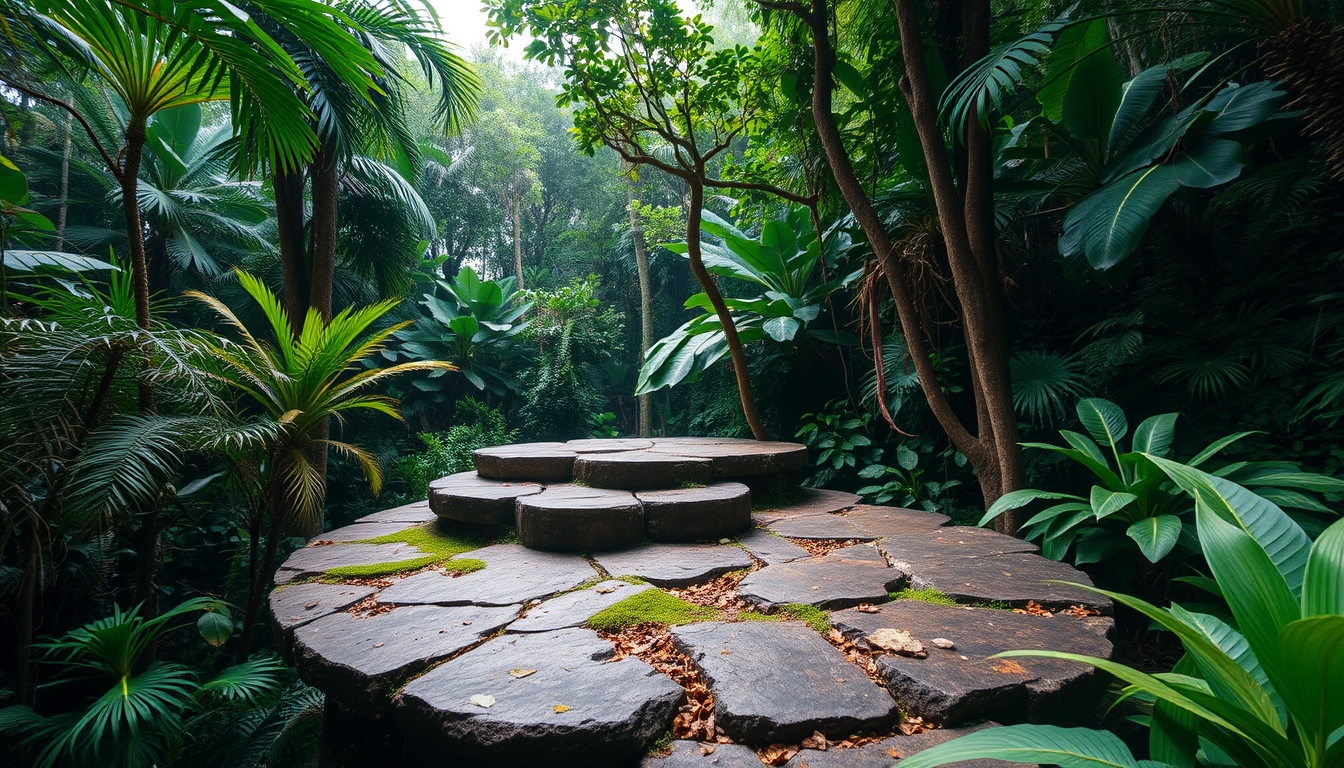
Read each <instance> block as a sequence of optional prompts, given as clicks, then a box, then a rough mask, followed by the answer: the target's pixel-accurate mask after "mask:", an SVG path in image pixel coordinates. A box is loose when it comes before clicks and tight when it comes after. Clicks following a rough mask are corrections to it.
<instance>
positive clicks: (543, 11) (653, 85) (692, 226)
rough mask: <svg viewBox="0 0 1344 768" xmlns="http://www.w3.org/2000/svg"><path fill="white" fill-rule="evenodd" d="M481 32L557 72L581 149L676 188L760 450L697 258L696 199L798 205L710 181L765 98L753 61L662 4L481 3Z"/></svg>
mask: <svg viewBox="0 0 1344 768" xmlns="http://www.w3.org/2000/svg"><path fill="white" fill-rule="evenodd" d="M490 6H491V9H490V17H491V22H492V24H494V25H495V26H497V27H498V31H497V32H492V33H491V34H492V35H493V36H495V38H497V39H499V40H502V41H505V42H507V41H508V40H509V39H510V38H512V37H515V36H517V35H520V34H523V33H524V32H529V33H531V35H532V36H533V37H534V38H535V40H534V41H533V42H532V43H531V44H530V45H528V47H527V49H526V53H527V56H528V57H529V58H534V59H540V60H542V61H544V62H545V63H547V64H556V63H561V64H563V65H564V67H565V83H564V87H563V91H562V94H561V96H560V99H559V101H560V104H561V106H570V105H573V106H575V107H577V108H578V111H577V112H576V113H575V116H574V127H575V130H576V132H577V134H578V140H579V144H580V146H581V147H582V148H583V149H584V150H585V151H588V152H592V151H594V150H595V149H596V148H597V147H598V146H603V145H605V146H607V147H610V148H611V149H613V150H615V151H616V152H617V153H618V154H620V156H621V157H622V159H624V160H625V161H626V162H627V163H629V164H631V165H636V166H638V165H647V166H650V167H653V168H656V169H658V170H660V171H662V172H664V173H667V174H670V175H672V176H675V177H677V178H678V179H680V180H682V181H683V182H685V184H686V185H687V188H688V200H687V218H686V242H687V256H688V258H689V260H690V265H691V272H692V273H693V274H694V275H695V278H696V281H697V282H698V283H699V284H700V287H701V288H702V289H703V290H704V292H705V294H706V295H707V296H708V297H709V301H710V303H711V304H712V305H713V308H714V314H715V316H716V317H717V318H718V322H719V323H720V324H721V326H722V328H723V331H724V336H725V338H726V341H727V344H728V349H729V353H730V355H731V357H732V362H733V374H734V376H735V378H736V380H737V388H738V393H739V396H740V399H741V402H742V412H743V415H744V416H745V417H746V421H747V424H748V425H749V426H750V427H751V431H752V434H753V435H754V436H755V437H756V438H757V439H758V440H764V439H767V438H768V435H767V433H766V430H765V426H764V424H763V423H762V422H761V419H760V417H759V416H758V415H757V412H756V403H755V401H754V399H753V396H752V391H751V378H750V374H749V371H748V369H747V359H746V353H745V352H744V351H743V348H742V341H741V339H740V338H739V337H738V333H737V328H736V325H735V324H734V319H733V317H732V315H731V313H730V312H729V311H728V307H727V305H726V304H725V303H724V300H723V295H722V293H720V291H719V289H718V285H717V283H716V282H715V281H714V278H713V276H711V275H710V273H709V272H708V271H707V270H706V269H705V265H704V262H703V260H702V258H701V252H700V231H701V230H700V225H701V214H702V211H703V208H704V203H705V190H706V189H736V190H755V191H762V192H769V193H772V194H775V195H777V196H779V197H781V198H783V199H785V200H789V201H791V202H797V203H803V204H807V205H813V204H815V201H816V198H815V196H813V195H804V194H798V193H795V192H791V191H789V190H786V189H782V188H778V187H774V186H771V185H768V184H762V183H754V182H750V181H740V180H733V179H724V178H720V177H719V176H718V175H717V173H716V172H717V168H718V166H719V164H721V163H722V162H723V160H724V159H725V153H726V152H727V151H728V150H729V148H730V147H732V146H733V144H734V143H735V142H736V141H738V140H740V139H743V138H745V136H746V133H747V131H748V129H749V127H750V126H751V125H752V124H753V122H754V121H755V120H756V119H757V117H758V115H759V110H760V108H761V104H762V100H763V98H764V93H765V90H764V89H765V80H766V77H765V73H764V72H763V70H762V69H761V66H760V61H759V59H758V58H757V57H756V56H754V55H753V54H752V53H751V52H750V51H748V50H747V49H746V48H743V47H741V46H737V47H733V48H726V49H718V50H716V49H715V48H714V40H713V37H712V36H711V32H712V27H710V26H709V25H708V24H705V23H704V22H703V21H702V20H701V19H700V18H699V17H696V18H693V19H687V18H685V17H683V16H682V15H681V12H680V9H679V8H678V7H677V5H676V3H675V2H672V1H671V0H622V2H616V3H612V4H610V5H606V6H592V7H579V6H574V5H571V4H565V3H559V2H555V0H496V2H492V3H490Z"/></svg>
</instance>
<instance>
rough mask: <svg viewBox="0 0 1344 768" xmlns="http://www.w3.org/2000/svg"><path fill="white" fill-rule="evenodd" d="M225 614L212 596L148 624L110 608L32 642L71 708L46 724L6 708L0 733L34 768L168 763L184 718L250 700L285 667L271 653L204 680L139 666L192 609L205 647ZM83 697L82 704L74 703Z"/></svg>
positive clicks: (184, 670)
mask: <svg viewBox="0 0 1344 768" xmlns="http://www.w3.org/2000/svg"><path fill="white" fill-rule="evenodd" d="M226 610H227V609H226V608H225V607H224V606H223V605H222V604H221V603H220V602H219V601H218V600H214V599H211V598H195V599H192V600H188V601H186V602H184V603H182V604H181V605H178V606H177V607H175V608H173V609H171V610H168V611H165V612H164V613H162V614H160V615H159V616H157V617H155V618H152V619H147V618H145V617H144V616H142V615H140V607H139V606H136V607H134V608H131V609H130V610H126V611H123V610H122V609H121V608H120V607H118V608H116V609H115V610H114V611H113V613H112V615H111V616H109V617H107V618H104V619H99V620H98V621H95V622H92V623H90V624H86V625H85V626H83V627H80V628H79V629H75V630H72V631H71V632H69V633H67V634H66V635H65V636H64V637H62V638H60V639H58V640H55V641H53V642H50V643H43V644H41V645H40V646H39V647H40V648H41V649H42V650H44V651H45V652H46V657H47V660H48V662H49V663H51V664H53V665H55V666H59V667H60V668H61V673H60V674H59V675H58V676H57V677H56V678H55V679H54V680H53V681H52V682H50V683H48V684H47V686H46V687H48V688H53V689H55V690H74V691H76V693H73V694H70V695H68V696H63V697H61V698H60V699H59V700H60V701H61V702H62V703H64V704H71V703H75V702H76V701H79V702H80V704H79V705H78V706H77V707H76V708H73V709H70V710H69V711H66V712H62V713H60V714H55V715H50V716H46V717H44V716H42V715H40V714H38V713H36V712H35V711H33V710H32V709H29V708H28V707H26V706H15V707H9V708H7V709H5V710H3V711H0V733H4V734H6V735H7V736H9V737H11V738H14V739H15V741H13V742H10V743H11V744H14V745H18V744H20V743H21V744H23V745H32V746H35V747H36V748H37V749H38V753H37V756H36V760H35V762H34V763H33V765H35V766H38V768H50V767H51V766H57V765H102V766H109V768H149V766H154V765H164V764H167V763H169V762H171V760H172V758H173V757H174V756H175V754H176V753H177V752H178V751H179V750H180V748H181V746H182V743H183V741H184V740H185V739H186V738H187V733H186V731H185V729H184V727H183V716H184V715H188V714H191V713H193V712H196V711H199V710H202V709H204V708H207V707H209V706H211V705H212V704H214V703H215V702H219V701H244V702H248V701H255V700H256V699H257V698H258V697H261V696H265V695H268V694H271V693H273V692H274V691H275V690H276V689H277V688H278V686H279V684H280V677H281V673H283V672H284V669H285V667H284V665H283V664H281V663H280V660H279V659H276V658H275V657H273V656H272V657H258V658H255V659H251V660H249V661H245V662H243V663H241V664H237V665H235V666H232V667H229V668H228V669H225V670H224V671H222V672H220V673H219V674H218V675H216V676H215V677H213V678H211V679H210V680H208V681H206V682H200V681H199V680H198V675H197V672H196V670H194V669H192V668H191V667H188V666H186V665H185V664H178V663H175V662H165V661H154V662H152V663H150V664H148V665H147V666H146V665H145V663H144V660H145V658H146V654H147V652H148V651H149V649H150V648H151V647H153V645H154V644H155V643H156V642H158V641H159V640H160V639H162V638H163V637H165V636H166V635H168V634H169V633H171V632H174V631H176V630H178V629H181V628H182V627H183V625H184V622H183V619H185V618H186V617H187V615H188V614H190V613H194V612H196V611H206V613H205V614H203V615H202V617H201V620H200V621H199V622H198V627H200V628H201V630H202V632H201V633H202V636H203V637H204V638H205V639H206V640H207V641H210V642H212V644H214V643H213V641H214V638H213V636H212V634H211V629H212V628H213V627H214V626H215V624H216V621H215V620H212V619H218V617H221V616H224V615H225V613H226ZM225 621H227V619H225ZM229 626H230V628H231V627H232V624H231V622H229ZM83 692H88V694H89V699H88V700H83V701H81V700H80V694H81V693H83Z"/></svg>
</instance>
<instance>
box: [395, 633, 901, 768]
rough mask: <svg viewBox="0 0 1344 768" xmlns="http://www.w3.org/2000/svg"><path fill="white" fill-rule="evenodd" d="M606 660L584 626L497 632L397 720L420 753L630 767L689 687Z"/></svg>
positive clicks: (435, 678)
mask: <svg viewBox="0 0 1344 768" xmlns="http://www.w3.org/2000/svg"><path fill="white" fill-rule="evenodd" d="M612 656H613V649H612V646H611V643H609V642H607V641H606V640H603V639H602V638H600V637H599V636H598V635H597V633H596V632H593V631H591V630H587V629H562V630H559V631H556V632H546V633H541V634H532V635H504V636H503V637H497V638H495V639H493V640H491V641H489V642H487V643H485V644H484V645H482V646H481V647H479V648H476V649H473V650H472V651H470V652H468V653H465V654H463V655H461V656H459V657H457V658H455V659H453V660H451V661H449V662H447V663H445V664H442V665H440V666H439V667H437V668H435V669H434V670H432V671H430V672H429V673H428V674H426V675H424V676H422V677H420V678H419V679H417V680H414V681H412V682H411V683H410V684H409V685H407V686H406V687H405V689H403V690H402V691H401V693H400V694H398V696H397V721H398V724H399V725H400V726H401V729H402V731H403V732H404V733H406V734H407V735H408V737H409V738H410V739H411V740H413V741H414V742H417V743H418V744H419V745H421V746H422V749H424V750H425V751H427V752H431V753H437V754H439V755H440V756H442V755H444V754H452V755H454V756H459V755H460V756H462V757H464V758H467V759H468V760H471V759H475V760H478V761H479V762H480V763H481V764H482V765H490V766H496V765H508V766H515V765H516V766H540V765H545V766H590V765H591V766H628V765H631V764H633V763H634V762H635V761H636V760H637V758H638V756H639V754H640V753H641V752H642V751H643V750H644V749H645V748H647V746H648V745H649V744H651V743H653V742H654V741H655V740H656V739H657V738H658V737H659V736H660V735H661V734H663V733H665V732H666V731H667V728H668V727H669V725H670V724H671V722H672V718H673V716H674V715H675V714H676V711H677V707H678V705H680V703H681V702H682V700H683V698H684V695H685V692H684V691H683V690H682V688H681V686H679V685H677V684H676V683H674V682H672V681H671V680H669V679H668V678H667V677H665V676H664V675H662V674H661V673H660V672H658V671H657V670H655V669H653V668H652V667H650V666H649V665H647V664H645V663H644V662H642V661H640V660H639V659H636V658H634V657H627V658H624V659H621V660H620V661H614V660H612ZM510 670H515V672H514V673H513V674H510ZM519 673H525V674H519ZM884 695H885V694H884ZM473 696H488V697H490V699H489V700H493V703H492V704H491V705H490V706H489V707H482V706H479V705H477V704H473V703H472V697H473ZM487 701H488V700H487ZM440 759H441V758H440Z"/></svg>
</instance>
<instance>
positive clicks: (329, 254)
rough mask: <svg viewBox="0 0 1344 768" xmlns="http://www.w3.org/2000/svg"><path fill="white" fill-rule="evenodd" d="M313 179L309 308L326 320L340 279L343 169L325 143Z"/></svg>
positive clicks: (320, 148) (312, 170) (311, 169)
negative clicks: (338, 256) (338, 234)
mask: <svg viewBox="0 0 1344 768" xmlns="http://www.w3.org/2000/svg"><path fill="white" fill-rule="evenodd" d="M309 176H310V177H311V178H312V180H313V222H312V227H313V254H312V259H311V260H310V262H309V263H310V265H311V267H310V271H309V273H308V306H309V307H312V308H314V309H316V310H317V311H318V312H319V313H320V314H321V315H322V319H323V320H330V319H331V293H332V286H333V284H334V282H335V280H336V227H337V224H338V222H339V219H338V213H339V211H338V206H339V203H340V193H341V174H340V167H339V165H338V164H337V162H336V158H335V157H333V156H332V154H331V152H330V151H329V150H328V149H327V146H326V145H325V144H324V145H322V146H321V147H319V148H318V150H317V156H316V158H315V159H314V160H313V164H312V166H311V167H310V169H309Z"/></svg>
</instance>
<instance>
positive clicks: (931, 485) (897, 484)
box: [858, 440, 966, 513]
mask: <svg viewBox="0 0 1344 768" xmlns="http://www.w3.org/2000/svg"><path fill="white" fill-rule="evenodd" d="M920 442H922V441H918V440H904V441H902V442H899V443H897V444H896V447H895V450H894V452H895V454H896V466H894V467H893V466H888V465H886V464H878V463H874V464H870V465H868V466H866V467H864V468H863V469H861V470H859V477H861V478H864V479H865V480H874V481H876V482H875V483H874V484H873V485H866V486H864V487H862V488H860V489H859V491H858V493H859V495H860V496H862V497H863V498H864V500H865V501H868V502H870V503H872V504H891V505H893V506H897V507H906V508H910V509H913V508H916V507H918V508H920V509H923V510H926V511H929V512H944V513H946V512H949V511H950V510H951V502H952V499H951V497H950V496H948V491H950V490H952V489H953V488H956V487H957V486H959V485H961V481H960V480H956V479H950V478H944V479H942V480H931V479H929V478H928V477H926V475H928V474H930V468H928V467H921V466H920V463H921V461H920V459H921V457H922V456H926V455H931V454H932V453H933V446H932V445H921V444H920ZM912 446H913V447H912ZM888 452H889V453H890V452H891V451H890V450H888ZM950 452H951V453H952V454H953V456H952V461H953V463H954V464H955V465H956V466H957V467H963V466H965V465H966V457H965V456H963V455H962V454H961V453H960V452H958V451H956V450H955V449H950Z"/></svg>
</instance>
